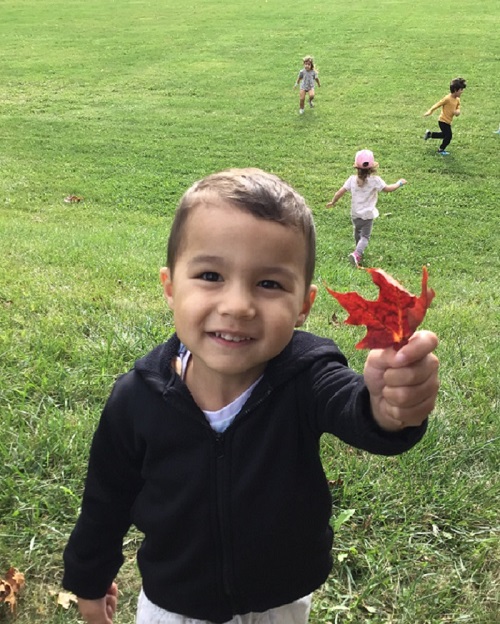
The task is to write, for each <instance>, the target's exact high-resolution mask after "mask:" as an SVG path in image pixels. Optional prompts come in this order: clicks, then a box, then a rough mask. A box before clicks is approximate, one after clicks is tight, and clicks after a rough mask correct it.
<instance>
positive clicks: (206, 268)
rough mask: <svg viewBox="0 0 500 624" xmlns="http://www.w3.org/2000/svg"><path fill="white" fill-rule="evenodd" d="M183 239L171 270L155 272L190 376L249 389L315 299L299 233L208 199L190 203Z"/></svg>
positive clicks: (300, 322) (280, 349)
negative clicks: (186, 353) (189, 362)
mask: <svg viewBox="0 0 500 624" xmlns="http://www.w3.org/2000/svg"><path fill="white" fill-rule="evenodd" d="M183 241H184V242H183V245H182V246H181V252H180V255H179V257H178V258H177V261H176V264H175V271H174V274H173V276H171V275H170V272H169V270H168V269H162V270H161V274H160V275H161V279H162V283H163V287H164V293H165V297H166V299H167V301H168V304H169V306H170V308H171V309H172V310H173V312H174V322H175V327H176V331H177V334H178V336H179V338H180V340H181V341H182V342H183V343H184V344H185V345H186V346H187V348H188V349H189V350H190V351H191V353H192V356H193V357H192V368H191V375H195V376H196V375H198V376H201V379H203V380H204V383H207V382H208V383H210V382H213V383H217V382H220V381H222V382H224V380H229V379H231V380H232V381H233V382H235V384H236V385H241V386H242V387H248V386H249V385H251V384H252V383H253V382H254V381H255V380H256V379H257V378H258V377H259V376H260V375H261V374H262V372H263V370H264V368H265V366H266V363H267V362H268V361H269V360H270V359H271V358H273V357H274V356H276V355H278V354H279V353H280V352H281V351H282V350H283V348H284V347H285V346H286V345H287V344H288V342H289V341H290V339H291V337H292V333H293V329H294V327H298V326H300V325H302V323H303V322H304V321H305V319H306V317H307V315H308V313H309V311H310V309H311V306H312V303H313V301H314V296H315V294H316V287H315V286H311V287H309V288H308V289H307V291H306V285H305V277H304V270H305V265H306V243H305V238H304V235H303V234H302V233H301V232H299V231H298V230H295V229H294V228H291V227H285V226H283V225H280V224H279V223H275V222H272V221H265V220H263V219H257V218H255V217H253V216H252V215H250V214H248V213H246V212H243V211H242V210H241V209H239V208H238V207H235V206H233V205H231V204H229V203H226V202H223V201H222V200H216V199H214V200H212V201H211V202H210V203H203V204H201V205H200V206H198V207H196V208H194V210H193V212H192V214H191V215H190V216H189V218H188V221H187V223H186V226H185V230H184V233H183ZM191 378H193V377H191ZM188 385H189V384H188Z"/></svg>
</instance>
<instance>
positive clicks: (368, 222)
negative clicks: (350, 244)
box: [351, 217, 373, 256]
mask: <svg viewBox="0 0 500 624" xmlns="http://www.w3.org/2000/svg"><path fill="white" fill-rule="evenodd" d="M351 221H352V225H353V228H354V240H355V242H356V253H358V254H359V255H360V256H362V255H363V253H364V251H365V249H366V248H367V247H368V242H369V240H370V236H371V234H372V228H373V219H358V218H357V217H352V219H351Z"/></svg>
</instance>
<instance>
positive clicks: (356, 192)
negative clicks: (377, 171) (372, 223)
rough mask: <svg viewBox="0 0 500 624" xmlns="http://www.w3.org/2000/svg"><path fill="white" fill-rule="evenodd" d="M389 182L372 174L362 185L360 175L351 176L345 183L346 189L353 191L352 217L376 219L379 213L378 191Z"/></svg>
mask: <svg viewBox="0 0 500 624" xmlns="http://www.w3.org/2000/svg"><path fill="white" fill-rule="evenodd" d="M386 186H387V184H386V183H385V182H384V181H383V180H382V178H381V177H380V176H377V175H371V176H368V177H367V178H366V180H365V183H364V184H363V185H362V186H360V185H359V184H358V176H357V175H352V176H350V177H349V178H348V179H347V180H346V181H345V183H344V188H345V190H346V191H349V193H351V217H353V218H355V219H376V218H377V217H378V215H379V212H378V210H377V199H378V193H379V191H381V190H382V189H383V188H385V187H386Z"/></svg>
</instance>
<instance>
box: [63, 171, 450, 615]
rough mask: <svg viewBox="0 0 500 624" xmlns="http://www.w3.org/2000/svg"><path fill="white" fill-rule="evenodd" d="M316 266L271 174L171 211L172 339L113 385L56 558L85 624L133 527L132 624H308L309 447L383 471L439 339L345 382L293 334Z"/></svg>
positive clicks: (308, 234)
mask: <svg viewBox="0 0 500 624" xmlns="http://www.w3.org/2000/svg"><path fill="white" fill-rule="evenodd" d="M314 263H315V230H314V224H313V219H312V214H311V211H310V210H309V208H308V207H307V205H306V203H305V201H304V199H303V198H302V197H301V196H300V195H299V194H298V193H296V192H295V191H294V190H293V189H292V188H291V187H290V186H289V185H287V184H286V183H285V182H283V181H282V180H280V179H279V178H278V177H276V176H274V175H271V174H268V173H265V172H263V171H260V170H258V169H235V170H229V171H225V172H221V173H218V174H214V175H211V176H208V177H207V178H205V179H204V180H201V181H200V182H197V183H196V184H194V185H193V186H192V187H191V188H190V189H189V190H188V191H187V192H186V193H185V195H184V196H183V198H182V199H181V202H180V204H179V207H178V208H177V211H176V215H175V218H174V222H173V225H172V229H171V233H170V237H169V242H168V252H167V264H168V268H163V269H161V272H160V275H161V281H162V283H163V290H164V294H165V297H166V300H167V302H168V305H169V306H170V308H171V309H172V311H173V316H174V323H175V328H176V334H174V335H173V336H172V337H171V338H170V339H169V340H168V341H167V342H166V343H165V344H162V345H160V346H159V347H157V348H156V349H154V350H153V351H152V352H151V353H149V354H148V355H146V356H145V357H144V358H142V359H140V360H138V361H137V362H136V364H135V367H134V369H133V370H132V371H130V372H129V373H127V374H126V375H124V376H122V377H121V378H120V379H119V380H118V381H117V383H116V384H115V387H114V389H113V391H112V393H111V396H110V398H109V400H108V402H107V404H106V406H105V408H104V411H103V414H102V417H101V421H100V424H99V427H98V429H97V431H96V433H95V436H94V440H93V443H92V448H91V453H90V461H89V470H88V475H87V481H86V486H85V493H84V497H83V504H82V509H81V514H80V517H79V519H78V521H77V524H76V526H75V529H74V530H73V533H72V535H71V537H70V540H69V543H68V545H67V547H66V550H65V553H64V560H65V576H64V579H63V584H64V586H65V587H66V588H67V589H69V590H72V591H73V592H75V593H76V594H77V596H78V597H79V600H78V602H79V608H80V612H81V614H82V616H83V618H84V620H85V621H86V622H88V623H89V624H111V622H112V619H113V614H114V612H115V609H116V601H117V587H116V584H115V583H114V582H113V579H114V578H115V575H116V574H117V572H118V569H119V568H120V565H121V563H122V561H123V557H122V540H123V537H124V535H125V533H126V532H127V530H128V529H129V527H130V525H131V524H134V525H136V526H137V527H138V529H139V530H140V531H142V532H143V533H144V534H145V539H144V541H143V543H142V545H141V547H140V549H139V553H138V564H139V569H140V572H141V576H142V582H143V590H142V591H141V595H140V598H139V605H138V612H137V623H138V624H151V622H155V624H160V623H167V622H168V624H178V623H186V624H187V623H188V622H189V624H201V623H202V622H204V623H207V622H211V623H217V624H220V623H223V622H233V623H235V624H236V623H238V624H255V623H257V622H269V621H273V622H276V623H277V624H279V623H281V624H304V623H305V622H307V619H308V614H309V609H310V600H311V596H310V595H311V593H312V592H313V591H314V590H315V589H316V588H317V587H319V586H320V585H321V584H322V583H323V582H324V581H325V579H326V578H327V576H328V573H329V572H330V569H331V565H332V560H331V555H330V551H331V543H332V530H331V528H330V525H329V518H330V512H331V499H330V495H329V490H328V486H327V482H326V479H325V475H324V472H323V469H322V466H321V461H320V457H319V450H318V447H319V438H320V436H321V434H322V433H323V432H327V431H328V432H330V433H333V434H334V435H337V436H338V437H340V438H341V439H342V440H344V441H345V442H346V443H347V444H352V445H354V446H356V447H358V448H362V449H365V450H367V451H370V452H373V453H379V454H383V455H394V454H397V453H402V452H404V451H406V450H408V449H409V448H411V447H412V446H413V445H414V444H416V443H417V442H418V441H419V440H420V438H421V437H422V436H423V435H424V432H425V429H426V424H427V416H428V414H429V413H430V412H431V411H432V409H433V407H434V403H435V399H436V395H437V388H438V380H437V367H438V364H437V358H436V357H435V355H433V353H432V351H433V349H434V348H435V347H436V346H437V338H436V336H435V335H434V334H432V333H431V332H425V331H423V332H417V333H416V334H415V335H414V336H413V337H412V339H411V340H410V342H409V344H407V345H406V346H405V347H403V348H402V349H401V350H400V351H399V352H396V351H394V350H393V349H386V350H374V351H371V352H370V353H369V355H368V358H367V361H366V364H365V370H364V376H362V375H358V374H356V373H355V372H354V371H352V370H351V369H350V368H348V366H347V362H346V360H345V358H344V356H343V355H342V353H341V352H340V351H339V350H338V348H337V347H336V345H335V344H334V343H333V342H332V341H330V340H327V339H323V338H320V337H317V336H314V335H312V334H309V333H306V332H303V331H295V328H296V327H300V326H301V325H303V324H304V322H305V320H306V318H307V316H308V314H309V312H310V310H311V306H312V304H313V301H314V298H315V296H316V292H317V289H316V286H314V285H312V284H311V281H312V278H313V274H314ZM264 618H265V619H264Z"/></svg>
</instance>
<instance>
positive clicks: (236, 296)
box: [218, 285, 255, 319]
mask: <svg viewBox="0 0 500 624" xmlns="http://www.w3.org/2000/svg"><path fill="white" fill-rule="evenodd" d="M218 311H219V314H221V315H230V316H233V317H235V318H245V319H247V318H253V317H254V316H255V305H254V302H253V297H252V294H251V293H250V292H249V291H248V289H246V288H244V287H241V286H237V285H235V286H231V287H228V288H226V289H224V293H223V296H222V298H221V300H220V302H219V306H218Z"/></svg>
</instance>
